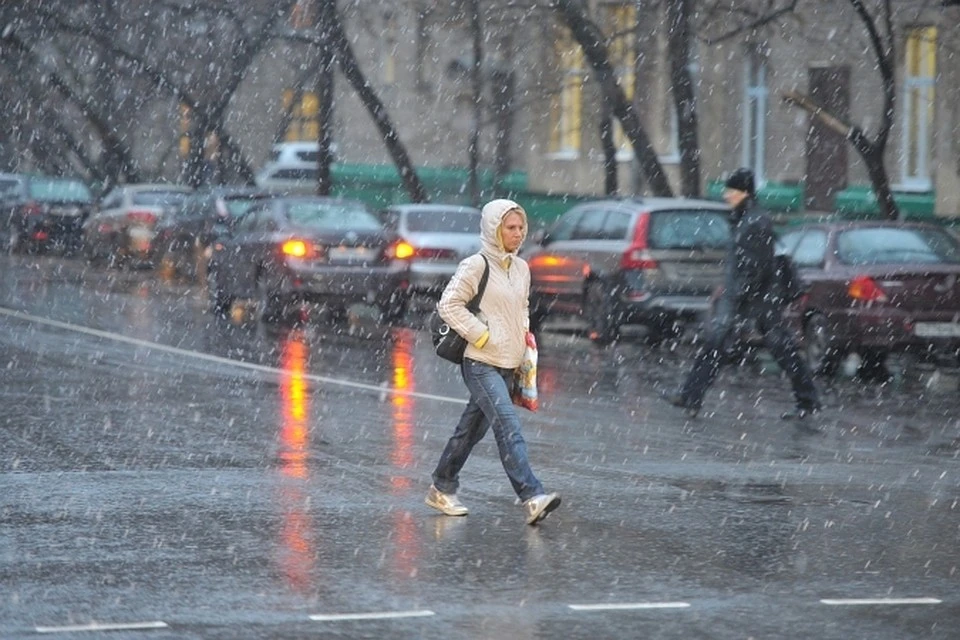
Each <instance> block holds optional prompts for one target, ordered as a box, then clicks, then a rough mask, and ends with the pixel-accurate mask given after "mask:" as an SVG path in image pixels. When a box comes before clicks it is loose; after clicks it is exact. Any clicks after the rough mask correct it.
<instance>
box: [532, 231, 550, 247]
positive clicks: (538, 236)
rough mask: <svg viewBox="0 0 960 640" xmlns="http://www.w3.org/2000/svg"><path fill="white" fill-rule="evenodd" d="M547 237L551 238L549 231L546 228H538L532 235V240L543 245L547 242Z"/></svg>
mask: <svg viewBox="0 0 960 640" xmlns="http://www.w3.org/2000/svg"><path fill="white" fill-rule="evenodd" d="M547 238H549V236H548V235H547V232H546V230H545V229H537V230H536V231H534V232H533V234H532V235H531V236H530V241H531V242H532V243H534V244H539V245H541V246H542V245H545V244H547Z"/></svg>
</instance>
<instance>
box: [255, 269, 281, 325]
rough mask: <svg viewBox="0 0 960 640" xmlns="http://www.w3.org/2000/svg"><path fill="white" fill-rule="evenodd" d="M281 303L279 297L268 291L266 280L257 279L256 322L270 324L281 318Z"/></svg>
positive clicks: (262, 278)
mask: <svg viewBox="0 0 960 640" xmlns="http://www.w3.org/2000/svg"><path fill="white" fill-rule="evenodd" d="M283 310H284V307H283V303H282V301H281V300H280V296H279V295H277V294H276V293H274V292H273V291H271V290H270V287H269V285H268V284H267V280H266V278H264V277H263V276H261V277H259V278H257V307H256V311H257V322H258V323H260V324H272V323H275V322H278V321H279V320H280V319H282V318H283Z"/></svg>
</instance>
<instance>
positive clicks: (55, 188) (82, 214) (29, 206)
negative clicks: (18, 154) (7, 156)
mask: <svg viewBox="0 0 960 640" xmlns="http://www.w3.org/2000/svg"><path fill="white" fill-rule="evenodd" d="M92 207H93V196H92V195H91V193H90V189H89V188H87V185H86V184H85V183H84V182H83V181H82V180H78V179H74V178H52V177H48V176H38V175H24V174H0V224H3V229H4V233H5V243H6V248H7V250H8V251H11V252H25V253H26V252H29V253H34V252H40V251H46V250H49V249H59V250H62V251H65V252H72V251H76V250H77V249H79V247H80V239H81V225H82V224H83V222H84V220H86V218H87V217H88V216H89V215H90V211H91V209H92Z"/></svg>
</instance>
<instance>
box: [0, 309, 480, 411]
mask: <svg viewBox="0 0 960 640" xmlns="http://www.w3.org/2000/svg"><path fill="white" fill-rule="evenodd" d="M0 315H6V316H10V317H12V318H17V319H18V320H23V321H26V322H35V323H37V324H43V325H47V326H48V327H56V328H57V329H65V330H67V331H75V332H77V333H83V334H86V335H88V336H96V337H97V338H104V339H106V340H113V341H114V342H123V343H126V344H132V345H135V346H138V347H146V348H148V349H156V350H157V351H165V352H166V353H173V354H176V355H180V356H187V357H189V358H196V359H198V360H206V361H207V362H216V363H217V364H225V365H229V366H233V367H238V368H240V369H249V370H251V371H261V372H266V373H277V374H284V373H287V372H285V371H284V370H283V369H279V368H277V367H268V366H265V365H262V364H254V363H252V362H243V361H241V360H232V359H230V358H224V357H222V356H215V355H213V354H210V353H202V352H200V351H190V350H189V349H180V348H179V347H171V346H168V345H165V344H160V343H159V342H150V341H149V340H140V339H138V338H130V337H127V336H124V335H121V334H119V333H110V332H109V331H101V330H100V329H91V328H89V327H83V326H80V325H76V324H70V323H68V322H60V321H59V320H51V319H49V318H42V317H40V316H34V315H31V314H29V313H24V312H22V311H17V310H16V309H7V308H5V307H0ZM303 377H304V379H305V380H310V381H312V382H320V383H323V384H329V385H334V386H339V387H348V388H350V389H363V390H365V391H374V392H376V393H390V394H393V395H397V396H409V397H414V398H421V399H424V400H436V401H437V402H449V403H452V404H457V405H462V404H463V403H464V402H465V401H466V400H465V399H464V398H451V397H450V396H438V395H434V394H432V393H420V392H417V391H404V390H402V389H391V388H389V387H384V386H382V385H378V384H368V383H366V382H356V381H354V380H347V379H344V378H331V377H329V376H316V375H310V374H308V375H304V376H303Z"/></svg>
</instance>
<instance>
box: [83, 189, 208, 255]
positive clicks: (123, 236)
mask: <svg viewBox="0 0 960 640" xmlns="http://www.w3.org/2000/svg"><path fill="white" fill-rule="evenodd" d="M192 191H193V190H192V189H191V188H189V187H182V186H177V185H171V184H162V183H160V184H130V185H122V186H118V187H116V188H114V189H112V190H111V191H110V192H109V193H108V194H107V195H106V196H104V198H103V200H102V201H101V202H100V207H99V210H98V211H97V212H96V213H94V214H93V215H92V216H90V218H89V219H88V220H87V221H86V223H85V224H84V225H83V251H84V254H85V256H86V257H87V259H88V260H89V261H91V262H101V261H106V262H107V263H109V264H117V265H119V264H124V263H128V262H133V263H140V264H149V263H150V260H151V259H152V258H153V257H154V244H153V242H154V238H155V237H156V231H155V228H156V225H157V222H158V221H159V220H160V219H161V218H163V217H164V216H166V215H168V214H169V213H170V212H171V211H173V210H174V209H176V208H177V207H179V206H180V205H181V204H182V203H183V201H184V200H185V199H186V198H187V196H188V195H190V193H191V192H192Z"/></svg>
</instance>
